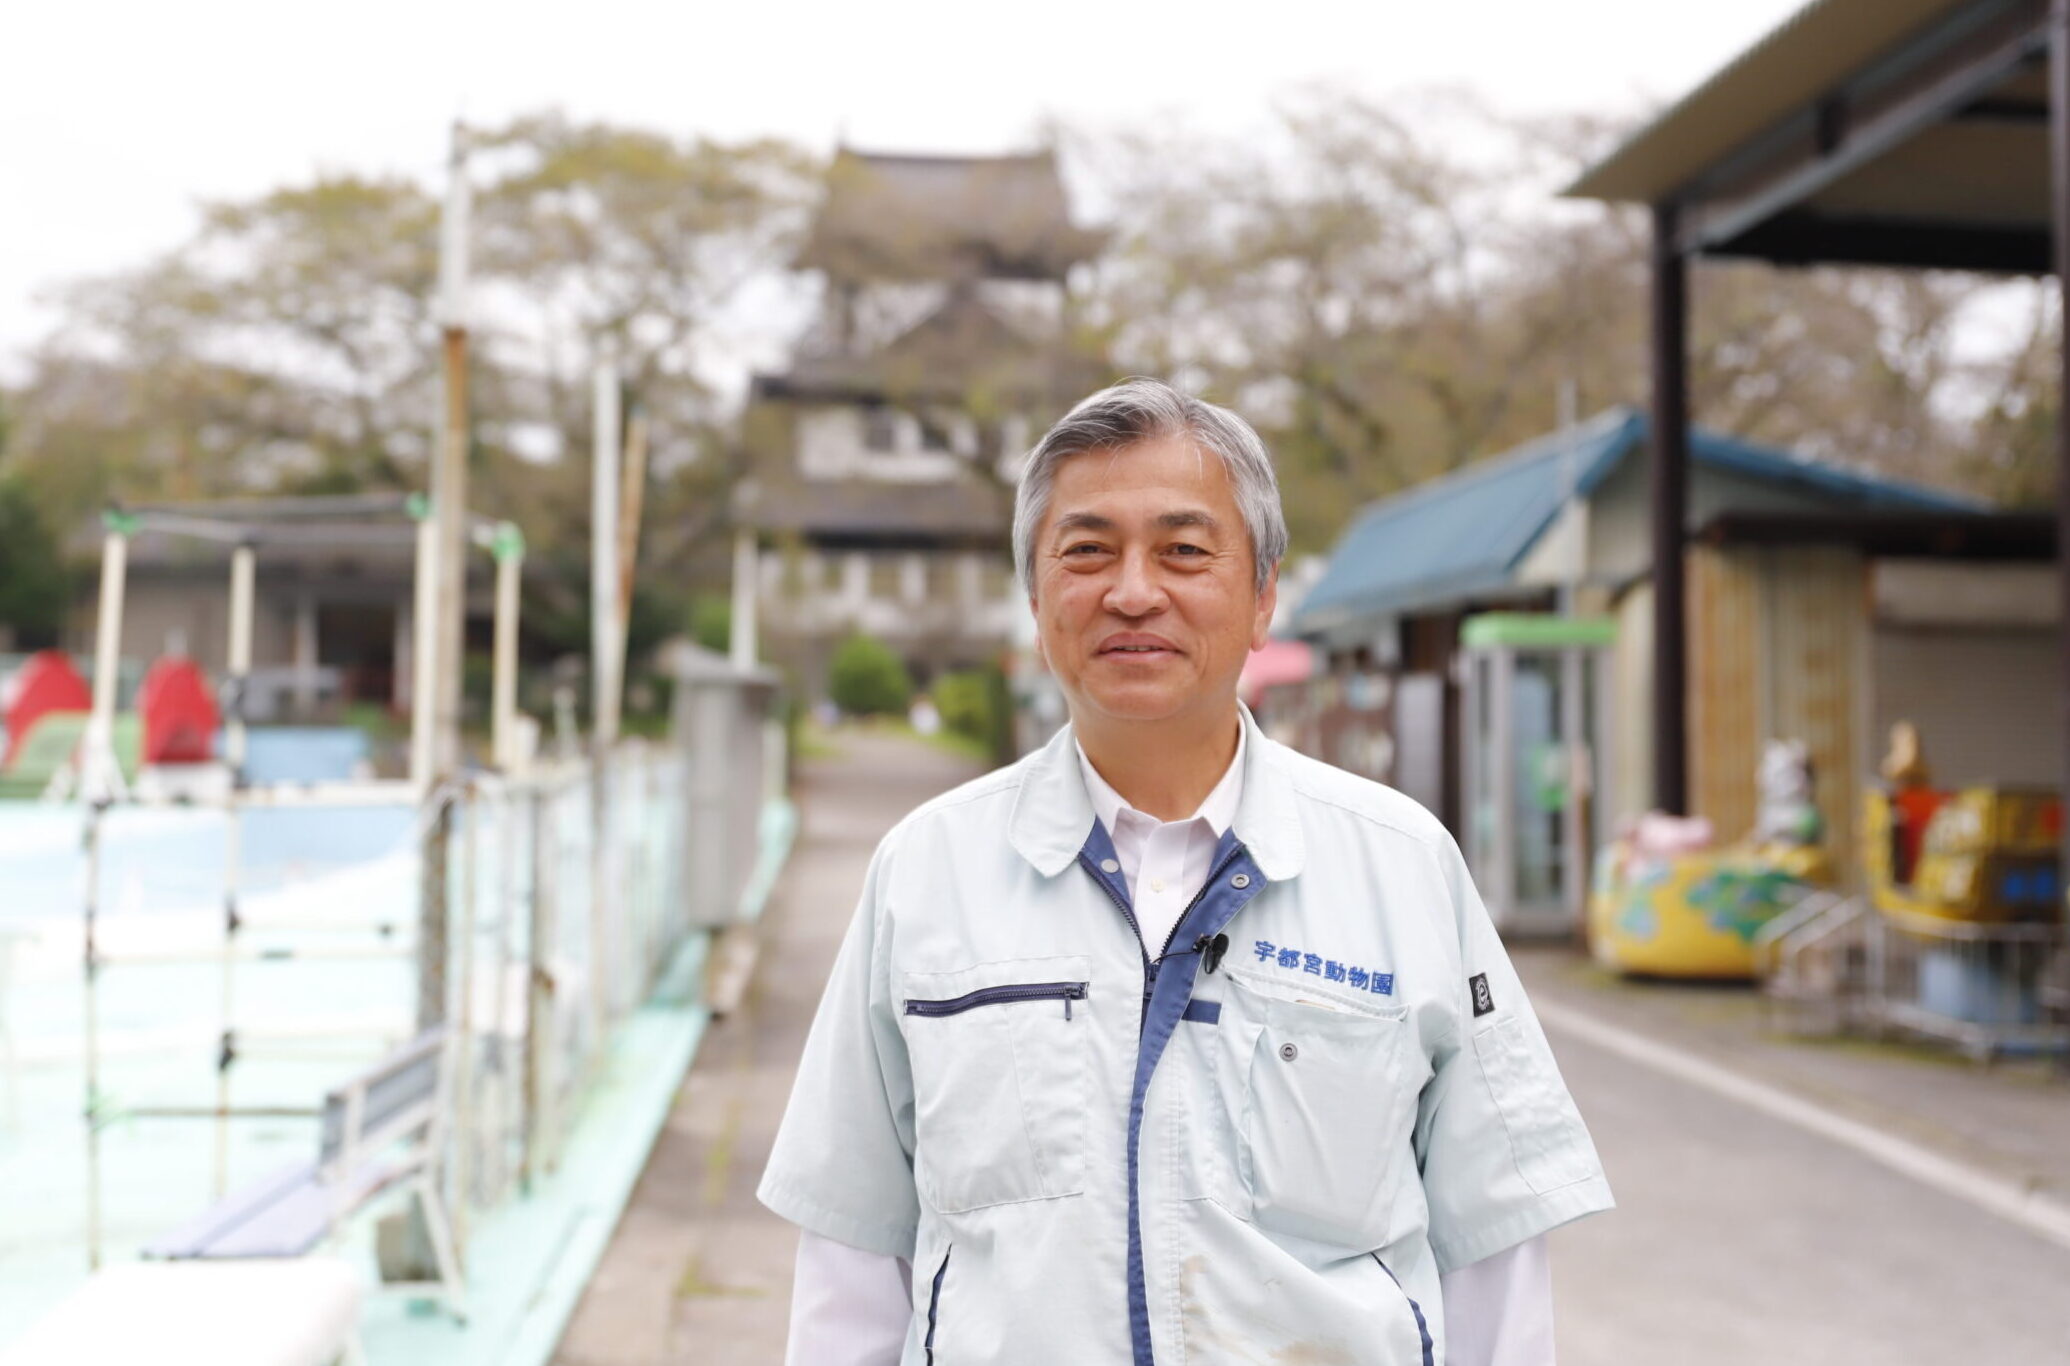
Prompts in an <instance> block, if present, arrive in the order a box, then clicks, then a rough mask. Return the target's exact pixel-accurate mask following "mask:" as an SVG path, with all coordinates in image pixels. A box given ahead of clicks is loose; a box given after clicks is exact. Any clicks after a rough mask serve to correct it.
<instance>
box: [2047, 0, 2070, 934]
mask: <svg viewBox="0 0 2070 1366" xmlns="http://www.w3.org/2000/svg"><path fill="white" fill-rule="evenodd" d="M2048 128H2049V173H2050V180H2051V184H2050V187H2049V189H2050V195H2049V202H2050V209H2051V215H2050V217H2051V220H2052V221H2051V224H2050V227H2051V230H2052V233H2053V239H2052V240H2053V242H2054V246H2055V265H2056V291H2057V314H2056V316H2057V317H2058V318H2070V0H2053V3H2052V4H2050V6H2049V12H2048ZM2056 367H2057V376H2056V384H2057V388H2056V392H2057V394H2058V398H2057V401H2056V573H2057V575H2058V577H2059V580H2060V583H2061V589H2060V592H2061V601H2062V605H2063V610H2062V619H2061V621H2060V623H2059V624H2058V625H2057V627H2056V642H2057V649H2058V650H2059V651H2061V665H2060V672H2061V677H2060V678H2059V680H2058V682H2057V688H2058V692H2057V705H2058V706H2059V707H2060V708H2061V715H2062V719H2063V739H2062V744H2063V754H2062V756H2061V764H2062V775H2063V784H2062V794H2063V795H2064V796H2065V797H2070V344H2065V343H2064V342H2063V340H2062V339H2060V338H2059V339H2058V342H2057V348H2056ZM2056 857H2057V865H2056V866H2057V868H2058V870H2059V872H2058V875H2057V886H2058V887H2059V888H2061V887H2062V886H2063V885H2064V884H2065V882H2066V881H2070V822H2066V823H2065V824H2064V827H2063V831H2062V834H2061V836H2060V842H2059V844H2058V846H2057V851H2056ZM2057 912H2058V914H2059V915H2066V916H2070V899H2066V900H2065V901H2064V902H2061V903H2059V904H2058V906H2057Z"/></svg>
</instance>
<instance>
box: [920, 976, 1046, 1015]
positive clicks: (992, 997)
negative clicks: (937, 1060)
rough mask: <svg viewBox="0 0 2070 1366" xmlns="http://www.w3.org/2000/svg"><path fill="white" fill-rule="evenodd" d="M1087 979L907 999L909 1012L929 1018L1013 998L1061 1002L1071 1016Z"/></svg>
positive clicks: (1015, 985)
mask: <svg viewBox="0 0 2070 1366" xmlns="http://www.w3.org/2000/svg"><path fill="white" fill-rule="evenodd" d="M1085 988H1086V984H1085V983H1084V982H1014V983H1010V984H1008V985H1006V986H999V987H979V988H978V989H977V990H976V991H966V992H965V993H963V995H961V996H956V997H952V998H951V999H949V1000H946V1001H907V1002H906V1014H908V1015H925V1016H928V1017H930V1018H934V1017H939V1016H943V1015H961V1014H962V1013H963V1012H964V1011H966V1010H974V1009H976V1008H977V1007H979V1006H991V1005H1003V1004H1005V1003H1007V1002H1011V1001H1062V1002H1063V1003H1064V1018H1065V1019H1067V1020H1068V1019H1070V1018H1071V1003H1072V1002H1073V1001H1082V1000H1084V999H1085Z"/></svg>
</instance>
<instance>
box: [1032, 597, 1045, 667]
mask: <svg viewBox="0 0 2070 1366" xmlns="http://www.w3.org/2000/svg"><path fill="white" fill-rule="evenodd" d="M1028 615H1029V616H1031V617H1034V618H1035V657H1036V658H1037V659H1039V660H1041V661H1042V667H1043V668H1045V669H1047V668H1048V667H1049V652H1048V651H1047V650H1045V649H1043V647H1042V617H1041V616H1040V614H1038V613H1037V612H1036V611H1035V595H1034V594H1033V593H1030V594H1028Z"/></svg>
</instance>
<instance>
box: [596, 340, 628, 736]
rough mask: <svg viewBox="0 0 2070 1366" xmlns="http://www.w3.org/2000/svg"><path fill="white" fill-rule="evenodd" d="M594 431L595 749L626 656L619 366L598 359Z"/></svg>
mask: <svg viewBox="0 0 2070 1366" xmlns="http://www.w3.org/2000/svg"><path fill="white" fill-rule="evenodd" d="M594 397H595V414H594V416H595V423H596V426H595V431H594V439H593V441H592V443H591V447H592V448H591V452H590V460H591V466H590V475H591V481H590V529H589V538H590V540H589V585H590V591H589V610H590V666H591V673H590V694H591V708H592V713H591V716H592V720H591V727H590V729H591V734H592V735H593V736H594V737H595V740H596V743H597V745H598V747H599V748H600V749H601V747H602V746H604V745H608V744H610V743H611V742H612V741H613V740H616V739H617V738H618V705H619V690H618V674H619V670H620V668H621V667H622V665H623V661H624V658H625V649H624V646H623V645H622V644H621V643H620V641H619V639H618V632H617V629H616V628H617V626H618V572H619V571H618V557H619V549H618V510H619V509H618V503H619V494H620V492H621V490H620V486H619V473H618V466H619V421H618V413H619V408H618V405H619V393H618V369H617V367H616V366H614V365H613V364H612V363H611V362H610V361H608V360H606V361H599V362H598V363H597V369H596V376H595V389H594Z"/></svg>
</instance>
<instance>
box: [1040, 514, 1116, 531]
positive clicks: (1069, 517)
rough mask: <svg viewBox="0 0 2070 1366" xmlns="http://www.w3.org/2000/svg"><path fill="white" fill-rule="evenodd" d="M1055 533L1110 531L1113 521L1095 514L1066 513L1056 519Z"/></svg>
mask: <svg viewBox="0 0 2070 1366" xmlns="http://www.w3.org/2000/svg"><path fill="white" fill-rule="evenodd" d="M1052 529H1053V530H1055V531H1112V530H1113V529H1114V519H1113V518H1111V517H1102V516H1101V515H1100V514H1099V513H1097V512H1066V513H1064V514H1062V515H1061V516H1059V517H1058V518H1057V524H1056V526H1055V527H1054V528H1052Z"/></svg>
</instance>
